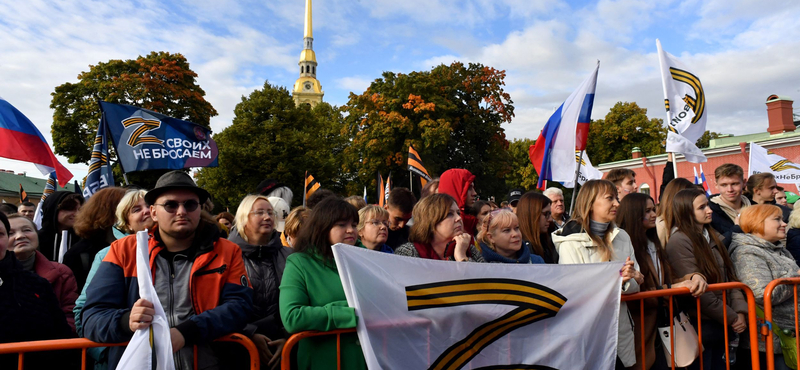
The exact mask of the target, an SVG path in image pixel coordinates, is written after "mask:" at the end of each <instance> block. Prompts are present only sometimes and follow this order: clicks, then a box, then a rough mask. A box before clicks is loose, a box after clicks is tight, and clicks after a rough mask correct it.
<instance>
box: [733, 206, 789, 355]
mask: <svg viewBox="0 0 800 370" xmlns="http://www.w3.org/2000/svg"><path fill="white" fill-rule="evenodd" d="M782 217H783V215H782V211H781V209H780V208H778V207H777V206H774V205H769V204H760V205H754V206H751V207H748V208H747V209H745V210H744V211H742V215H741V216H740V217H739V225H740V226H741V228H742V231H743V233H736V234H733V241H731V246H730V253H731V261H732V262H733V265H734V266H735V267H736V275H737V276H739V278H740V279H741V281H742V282H743V283H745V284H747V286H749V287H750V289H752V290H753V295H754V296H755V299H756V304H758V307H759V308H760V309H762V310H763V308H764V291H765V289H766V287H767V284H769V283H770V282H771V281H773V280H775V279H784V278H796V277H798V276H800V267H798V266H797V262H795V260H794V258H793V257H792V255H791V254H790V253H789V252H788V251H787V250H786V247H785V246H784V245H783V243H782V242H781V240H782V239H783V238H785V237H786V223H785V222H783V219H782ZM793 296H794V294H793V291H792V287H791V286H790V285H778V286H777V287H775V289H774V290H773V291H772V312H773V315H772V324H773V325H776V326H778V327H779V328H781V329H792V328H794V322H795V321H794V312H795V307H794V299H792V298H793ZM772 340H773V343H774V346H773V347H772V348H773V351H774V355H775V369H789V367H788V366H786V362H785V361H784V358H783V352H782V351H781V344H780V337H779V336H778V335H773V336H772ZM744 347H745V348H750V343H745V346H744ZM758 351H759V352H761V353H760V357H761V367H763V368H765V369H766V368H767V367H766V358H765V354H764V352H765V351H766V345H765V344H764V341H763V337H762V336H759V341H758ZM793 365H794V364H793Z"/></svg>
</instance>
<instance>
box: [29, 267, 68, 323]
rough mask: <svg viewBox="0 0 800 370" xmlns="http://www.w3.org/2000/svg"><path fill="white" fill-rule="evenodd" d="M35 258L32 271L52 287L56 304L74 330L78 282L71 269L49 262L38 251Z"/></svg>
mask: <svg viewBox="0 0 800 370" xmlns="http://www.w3.org/2000/svg"><path fill="white" fill-rule="evenodd" d="M35 258H36V259H35V260H34V262H33V271H34V272H35V273H36V275H39V276H41V277H43V278H45V279H46V280H47V281H49V282H50V285H51V286H52V287H53V292H54V293H55V294H56V298H58V305H59V306H61V310H62V311H64V315H66V316H67V323H68V324H69V326H70V327H71V328H72V331H73V332H74V331H75V314H74V313H72V309H73V308H75V301H76V300H77V299H78V282H77V281H76V280H75V276H74V275H73V274H72V270H70V269H69V267H67V266H66V265H62V264H60V263H57V262H51V261H50V260H48V259H47V257H45V256H44V254H42V253H41V252H39V251H36V257H35Z"/></svg>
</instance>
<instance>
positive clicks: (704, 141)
mask: <svg viewBox="0 0 800 370" xmlns="http://www.w3.org/2000/svg"><path fill="white" fill-rule="evenodd" d="M720 135H722V134H720V133H718V132H713V131H708V130H706V132H704V133H703V136H700V138H699V139H697V142H696V143H695V144H694V145H697V147H698V148H700V149H705V148H708V146H709V145H711V139H716V138H718V137H720Z"/></svg>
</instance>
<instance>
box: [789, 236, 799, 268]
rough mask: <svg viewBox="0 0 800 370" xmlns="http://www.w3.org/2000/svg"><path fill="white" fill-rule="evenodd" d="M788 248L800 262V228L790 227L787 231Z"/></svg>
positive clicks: (796, 260)
mask: <svg viewBox="0 0 800 370" xmlns="http://www.w3.org/2000/svg"><path fill="white" fill-rule="evenodd" d="M786 249H787V250H789V253H791V254H792V257H794V260H795V262H797V263H798V264H800V229H789V231H787V232H786Z"/></svg>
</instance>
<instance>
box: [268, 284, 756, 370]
mask: <svg viewBox="0 0 800 370" xmlns="http://www.w3.org/2000/svg"><path fill="white" fill-rule="evenodd" d="M730 289H741V290H742V291H743V292H744V294H745V297H746V298H747V311H748V324H747V332H748V335H749V337H750V340H751V341H753V343H754V342H755V341H756V338H757V337H758V329H757V327H756V314H755V307H756V303H755V298H754V296H753V291H751V290H750V288H748V287H747V285H744V284H742V283H720V284H711V285H709V286H708V289H707V291H722V295H723V300H727V290H730ZM688 294H690V292H689V289H687V288H673V289H661V290H652V291H647V292H641V293H635V294H627V295H623V296H622V298H621V300H622V301H624V302H630V301H643V300H645V299H648V298H655V297H667V298H668V299H669V303H670V316H671V315H672V314H673V312H672V304H671V303H672V297H673V296H676V295H688ZM696 301H697V316H698V319H697V336H698V342H700V343H699V345H700V346H701V348H702V318H701V317H700V316H702V315H701V314H700V299H699V298H698V299H696ZM640 308H641V310H642V312H643V310H644V305H643V304H640ZM640 316H641V318H642V320H641V322H640V323H639V325H638V326H639V327H640V328H641V331H642V333H644V315H640ZM723 316H724V318H725V319H726V320H727V312H725V313H723ZM728 330H729V328H728V327H727V326H726V327H725V336H726V338H727V335H728ZM355 332H356V329H355V328H353V329H340V330H332V331H303V332H299V333H296V334H294V335H292V336H291V337H289V339H288V340H287V341H286V344H285V345H284V347H283V352H282V360H281V370H290V369H291V368H292V364H291V353H292V351H293V349H294V347H295V346H296V345H297V344H298V343H299V342H300V341H301V340H303V339H306V338H311V337H319V336H329V335H335V336H336V350H337V353H336V368H337V369H341V368H342V365H341V340H342V338H341V336H342V334H349V333H355ZM672 333H673V323H672V321H670V337H673V336H672ZM641 337H642V339H643V340H642V350H643V351H644V349H645V348H644V339H645V338H644V335H642V336H641ZM750 351H751V352H750V354H751V364H752V369H754V370H759V363H758V348H757V347H756V348H751V350H750ZM670 353H675V351H674V348H673V350H672V351H670ZM725 357H726V359H729V358H730V354H729V350H728V346H727V340H726V349H725ZM644 358H645V357H644V354H642V359H643V361H642V362H643V363H644V362H645V361H644ZM696 361H700V366H701V368H702V366H703V365H702V363H703V356H702V354H701V355H700V356H699V358H698V359H697V360H696ZM642 368H645V366H644V364H643V366H642ZM672 369H673V370H674V369H675V361H672ZM728 369H730V361H728Z"/></svg>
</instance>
